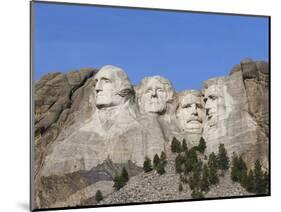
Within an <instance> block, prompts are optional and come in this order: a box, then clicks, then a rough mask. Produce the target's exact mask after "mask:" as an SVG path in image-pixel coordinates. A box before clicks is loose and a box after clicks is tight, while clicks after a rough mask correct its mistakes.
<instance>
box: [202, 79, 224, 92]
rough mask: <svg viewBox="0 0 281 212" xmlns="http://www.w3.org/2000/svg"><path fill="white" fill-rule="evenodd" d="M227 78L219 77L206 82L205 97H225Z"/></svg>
mask: <svg viewBox="0 0 281 212" xmlns="http://www.w3.org/2000/svg"><path fill="white" fill-rule="evenodd" d="M226 79H227V78H226V77H219V78H213V79H209V80H207V81H205V82H204V95H205V97H206V96H208V95H216V96H223V92H224V87H225V86H226V84H225V81H226Z"/></svg>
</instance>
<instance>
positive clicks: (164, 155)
mask: <svg viewBox="0 0 281 212" xmlns="http://www.w3.org/2000/svg"><path fill="white" fill-rule="evenodd" d="M160 162H161V163H162V164H163V165H164V166H166V164H167V156H166V154H165V152H163V151H162V152H161V155H160Z"/></svg>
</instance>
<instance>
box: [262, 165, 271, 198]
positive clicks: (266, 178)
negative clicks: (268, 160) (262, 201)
mask: <svg viewBox="0 0 281 212" xmlns="http://www.w3.org/2000/svg"><path fill="white" fill-rule="evenodd" d="M262 186H263V187H264V189H265V194H266V193H268V189H269V175H268V173H267V172H266V171H265V172H264V173H263V185H262Z"/></svg>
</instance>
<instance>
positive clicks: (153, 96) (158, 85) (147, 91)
mask: <svg viewBox="0 0 281 212" xmlns="http://www.w3.org/2000/svg"><path fill="white" fill-rule="evenodd" d="M173 95H174V90H173V87H172V84H171V82H170V81H169V80H167V79H165V78H163V77H160V76H154V77H147V78H144V79H143V80H142V81H141V84H140V88H139V97H138V98H139V107H140V110H141V111H142V112H147V113H155V114H162V113H164V112H165V111H166V109H167V103H168V102H169V101H171V100H172V98H173Z"/></svg>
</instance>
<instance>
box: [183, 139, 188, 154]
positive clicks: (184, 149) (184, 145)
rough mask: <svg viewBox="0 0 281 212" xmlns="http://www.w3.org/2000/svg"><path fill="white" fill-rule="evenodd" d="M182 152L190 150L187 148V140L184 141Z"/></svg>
mask: <svg viewBox="0 0 281 212" xmlns="http://www.w3.org/2000/svg"><path fill="white" fill-rule="evenodd" d="M181 151H182V152H186V151H188V148H187V144H186V140H185V139H183V140H182V145H181Z"/></svg>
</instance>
